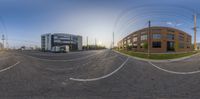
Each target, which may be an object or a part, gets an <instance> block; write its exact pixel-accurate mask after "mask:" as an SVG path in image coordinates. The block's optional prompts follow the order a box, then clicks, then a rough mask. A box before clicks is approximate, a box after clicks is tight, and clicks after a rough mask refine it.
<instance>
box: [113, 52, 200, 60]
mask: <svg viewBox="0 0 200 99" xmlns="http://www.w3.org/2000/svg"><path fill="white" fill-rule="evenodd" d="M113 51H114V52H116V53H119V54H121V55H124V56H127V57H130V58H133V59H136V60H140V61H147V62H174V61H181V60H185V59H189V58H192V57H193V56H196V55H200V53H196V54H194V55H190V56H185V57H181V58H175V59H163V60H154V59H146V58H140V57H135V56H131V55H128V54H124V53H121V52H119V51H116V50H113Z"/></svg>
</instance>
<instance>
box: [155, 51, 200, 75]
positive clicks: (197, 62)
mask: <svg viewBox="0 0 200 99" xmlns="http://www.w3.org/2000/svg"><path fill="white" fill-rule="evenodd" d="M152 64H154V65H156V66H158V67H160V68H163V69H166V70H170V71H176V72H193V71H199V70H200V55H199V54H198V55H195V56H193V57H191V58H187V59H184V60H180V61H173V62H152Z"/></svg>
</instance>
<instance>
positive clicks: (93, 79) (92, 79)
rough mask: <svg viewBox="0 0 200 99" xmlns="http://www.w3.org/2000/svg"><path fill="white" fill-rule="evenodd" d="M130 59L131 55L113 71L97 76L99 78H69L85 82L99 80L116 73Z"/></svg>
mask: <svg viewBox="0 0 200 99" xmlns="http://www.w3.org/2000/svg"><path fill="white" fill-rule="evenodd" d="M128 60H129V57H128V58H127V59H126V60H125V61H124V62H123V63H122V64H121V65H120V66H119V67H118V68H117V69H115V70H114V71H113V72H111V73H109V74H107V75H104V76H101V77H97V78H91V79H80V78H69V80H72V81H81V82H85V81H97V80H101V79H104V78H107V77H109V76H111V75H113V74H114V73H116V72H117V71H119V70H120V69H121V68H122V67H123V66H124V65H125V64H126V63H127V61H128Z"/></svg>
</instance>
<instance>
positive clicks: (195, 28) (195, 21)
mask: <svg viewBox="0 0 200 99" xmlns="http://www.w3.org/2000/svg"><path fill="white" fill-rule="evenodd" d="M196 24H197V16H196V14H194V50H197V45H196V33H197V25H196Z"/></svg>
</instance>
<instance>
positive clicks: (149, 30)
mask: <svg viewBox="0 0 200 99" xmlns="http://www.w3.org/2000/svg"><path fill="white" fill-rule="evenodd" d="M148 24H149V27H148V58H149V56H150V43H151V41H150V39H151V36H150V32H151V29H150V28H151V21H150V20H149V22H148Z"/></svg>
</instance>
